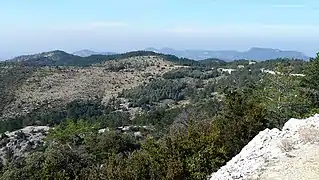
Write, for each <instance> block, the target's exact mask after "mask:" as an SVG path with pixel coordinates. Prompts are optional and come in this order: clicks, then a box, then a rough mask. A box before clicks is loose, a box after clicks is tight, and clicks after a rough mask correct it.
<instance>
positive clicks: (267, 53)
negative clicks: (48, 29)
mask: <svg viewBox="0 0 319 180" xmlns="http://www.w3.org/2000/svg"><path fill="white" fill-rule="evenodd" d="M138 52H148V53H149V54H152V53H155V55H164V54H165V55H173V56H176V57H178V58H187V59H191V60H206V59H211V58H213V59H220V60H223V61H234V60H240V59H245V60H256V61H264V60H270V59H278V58H288V59H302V60H308V59H309V58H310V57H309V56H306V55H305V54H304V53H302V52H299V51H283V50H279V49H272V48H257V47H253V48H251V49H249V50H248V51H243V52H240V51H233V50H224V51H210V50H175V49H172V48H161V49H156V48H146V49H144V50H139V51H130V52H126V53H116V52H95V51H92V50H88V49H84V50H81V51H76V52H74V53H66V52H64V51H61V50H54V51H49V52H42V53H38V54H31V55H22V56H17V57H15V58H12V59H9V60H7V61H11V62H12V61H29V60H30V59H38V60H39V59H41V58H42V59H43V58H46V59H54V58H55V60H57V56H54V55H57V54H60V55H61V56H63V59H66V58H69V60H67V61H68V62H70V61H71V62H73V61H75V60H77V61H81V60H82V61H83V60H84V59H83V58H89V59H90V60H94V59H95V60H96V58H97V57H99V58H104V59H114V57H116V56H118V55H124V56H125V55H130V54H131V55H134V54H136V53H138ZM153 55H154V54H153ZM103 56H107V57H103ZM120 57H121V56H120ZM81 58H82V59H81ZM73 63H74V62H73Z"/></svg>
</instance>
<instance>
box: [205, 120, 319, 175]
mask: <svg viewBox="0 0 319 180" xmlns="http://www.w3.org/2000/svg"><path fill="white" fill-rule="evenodd" d="M318 142H319V115H318V114H317V115H314V116H313V117H310V118H307V119H290V120H289V121H288V122H287V123H286V124H285V125H284V127H283V128H282V131H280V130H278V129H272V130H270V129H266V130H264V131H261V132H260V133H259V134H258V135H257V136H256V137H255V138H254V139H253V140H252V141H250V142H249V143H248V144H247V145H246V146H245V147H244V148H243V149H242V151H241V152H240V153H239V154H238V155H237V156H235V157H234V158H232V159H231V160H230V161H229V162H227V164H226V165H225V166H223V167H221V168H220V169H219V170H218V171H217V172H215V173H213V174H212V175H211V177H210V179H211V180H228V179H238V180H246V179H289V180H299V179H319V171H318V170H319V145H318V144H317V143H318ZM306 152H307V153H306ZM311 159H315V161H313V162H310V160H311ZM315 169H316V170H315Z"/></svg>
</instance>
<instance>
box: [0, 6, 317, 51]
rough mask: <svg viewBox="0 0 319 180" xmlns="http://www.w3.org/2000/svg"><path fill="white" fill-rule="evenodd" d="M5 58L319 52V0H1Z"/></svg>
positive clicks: (0, 34)
mask: <svg viewBox="0 0 319 180" xmlns="http://www.w3.org/2000/svg"><path fill="white" fill-rule="evenodd" d="M0 17H1V18H0V24H1V25H0V27H1V28H0V57H1V56H2V57H3V56H7V55H8V54H11V55H12V54H13V55H17V54H21V53H34V52H41V51H49V50H53V49H61V50H65V51H68V52H72V51H76V50H81V49H93V50H96V51H129V50H135V49H143V48H146V47H157V48H160V47H172V48H177V49H207V50H221V49H228V50H229V49H234V50H247V49H248V48H250V47H253V46H254V47H255V46H258V47H271V48H280V49H284V50H299V51H303V52H305V53H306V54H308V55H314V54H315V53H316V52H317V51H319V20H318V19H319V1H318V0H89V1H88V0H28V1H26V0H8V1H7V0H0Z"/></svg>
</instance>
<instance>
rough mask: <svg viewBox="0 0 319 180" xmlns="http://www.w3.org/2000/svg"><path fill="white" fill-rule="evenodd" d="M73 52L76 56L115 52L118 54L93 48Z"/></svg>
mask: <svg viewBox="0 0 319 180" xmlns="http://www.w3.org/2000/svg"><path fill="white" fill-rule="evenodd" d="M72 54H73V55H76V56H80V57H89V56H92V55H113V54H117V53H114V52H95V51H92V50H88V49H84V50H81V51H76V52H74V53H72Z"/></svg>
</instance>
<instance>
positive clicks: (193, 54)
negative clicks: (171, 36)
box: [145, 47, 310, 61]
mask: <svg viewBox="0 0 319 180" xmlns="http://www.w3.org/2000/svg"><path fill="white" fill-rule="evenodd" d="M145 50H148V51H153V52H158V53H163V54H172V55H175V56H178V57H184V58H190V59H195V60H203V59H209V58H217V59H221V60H226V61H233V60H238V59H247V60H259V61H264V60H270V59H277V58H290V59H303V60H308V59H309V58H310V57H309V56H307V55H305V54H304V53H302V52H299V51H292V50H280V49H273V48H261V47H252V48H250V49H249V50H247V51H236V50H220V51H212V50H191V49H188V50H175V49H172V48H167V47H165V48H160V49H156V48H153V47H150V48H146V49H145Z"/></svg>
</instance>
